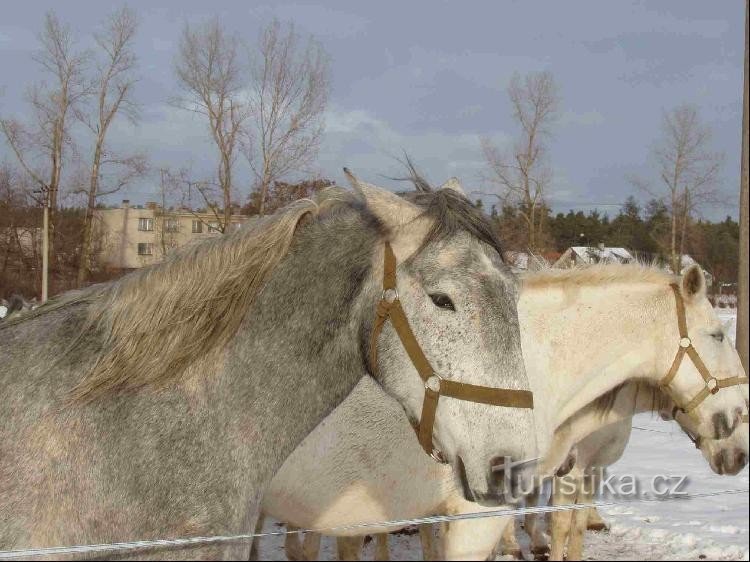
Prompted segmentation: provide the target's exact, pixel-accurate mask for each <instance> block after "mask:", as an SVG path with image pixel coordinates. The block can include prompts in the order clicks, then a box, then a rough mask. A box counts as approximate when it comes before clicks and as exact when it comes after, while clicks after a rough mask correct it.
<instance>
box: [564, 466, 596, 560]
mask: <svg viewBox="0 0 750 562" xmlns="http://www.w3.org/2000/svg"><path fill="white" fill-rule="evenodd" d="M579 483H580V488H579V490H578V496H577V498H576V503H580V504H587V503H591V501H592V500H593V498H594V489H593V482H590V481H588V482H587V479H586V478H583V479H582V480H580V481H579ZM588 519H589V509H588V508H587V509H579V510H577V511H575V512H574V513H573V525H572V527H571V530H570V539H569V540H568V560H581V559H582V558H583V541H584V537H585V535H586V522H587V521H588Z"/></svg>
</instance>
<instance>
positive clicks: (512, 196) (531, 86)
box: [480, 72, 560, 251]
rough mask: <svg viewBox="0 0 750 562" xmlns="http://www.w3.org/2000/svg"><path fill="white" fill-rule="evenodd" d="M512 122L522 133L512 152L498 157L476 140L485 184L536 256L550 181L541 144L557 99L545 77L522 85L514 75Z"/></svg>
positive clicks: (487, 144) (485, 140)
mask: <svg viewBox="0 0 750 562" xmlns="http://www.w3.org/2000/svg"><path fill="white" fill-rule="evenodd" d="M508 97H509V98H510V101H511V106H512V108H513V117H514V119H515V120H516V122H517V123H518V124H519V125H520V127H521V131H522V134H521V136H520V138H519V139H518V141H517V142H516V144H515V146H514V147H513V149H512V151H509V153H507V154H502V153H501V152H500V150H499V149H498V148H497V146H495V144H494V143H493V142H492V141H491V140H490V139H489V138H487V137H484V138H482V139H480V141H481V146H482V152H483V153H484V158H485V161H486V162H487V166H488V168H489V171H490V180H491V182H492V183H494V184H495V185H496V186H497V188H498V191H499V193H496V194H495V196H496V197H498V199H499V200H500V201H501V202H502V204H503V205H511V206H513V207H515V208H517V210H518V212H519V214H520V215H521V217H522V218H523V220H524V222H525V224H526V227H527V233H526V242H527V246H528V248H529V249H530V250H532V251H538V250H539V245H540V244H541V243H542V240H541V234H542V226H543V225H542V220H543V211H544V208H545V193H546V191H547V189H548V187H549V184H550V182H551V179H552V172H551V170H550V169H549V166H548V165H547V163H546V160H547V158H546V156H547V155H546V145H545V139H546V138H548V137H549V136H550V135H551V129H552V126H553V125H554V123H555V121H556V120H557V116H558V108H559V104H560V97H559V93H558V89H557V85H556V84H555V80H554V77H553V76H552V74H551V73H549V72H541V73H538V74H529V75H527V76H526V77H525V78H524V79H523V80H522V79H521V77H520V76H519V75H518V74H516V75H514V76H513V78H512V79H511V82H510V86H509V87H508Z"/></svg>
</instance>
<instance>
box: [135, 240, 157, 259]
mask: <svg viewBox="0 0 750 562" xmlns="http://www.w3.org/2000/svg"><path fill="white" fill-rule="evenodd" d="M138 255H139V256H152V255H154V245H153V244H151V243H150V242H139V243H138Z"/></svg>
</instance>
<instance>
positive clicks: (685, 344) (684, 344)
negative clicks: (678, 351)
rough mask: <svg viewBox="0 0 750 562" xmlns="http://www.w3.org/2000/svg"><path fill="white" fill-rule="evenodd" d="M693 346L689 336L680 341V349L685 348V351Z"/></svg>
mask: <svg viewBox="0 0 750 562" xmlns="http://www.w3.org/2000/svg"><path fill="white" fill-rule="evenodd" d="M691 345H693V342H692V341H691V340H690V338H688V337H687V336H686V337H684V338H681V339H680V347H684V348H685V349H687V348H688V347H690V346H691Z"/></svg>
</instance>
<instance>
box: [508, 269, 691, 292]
mask: <svg viewBox="0 0 750 562" xmlns="http://www.w3.org/2000/svg"><path fill="white" fill-rule="evenodd" d="M521 278H522V280H523V285H524V287H528V288H544V287H553V286H555V285H573V286H586V285H599V284H602V283H616V282H622V283H639V282H640V283H655V284H663V285H669V284H670V283H674V282H675V281H676V280H677V279H678V278H677V276H675V275H673V274H671V273H669V272H666V271H664V270H662V269H659V268H657V267H656V266H653V265H645V264H640V263H638V264H597V265H590V266H585V267H577V268H572V269H552V268H550V269H543V270H541V271H534V272H529V273H524V274H523V275H522V276H521Z"/></svg>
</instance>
